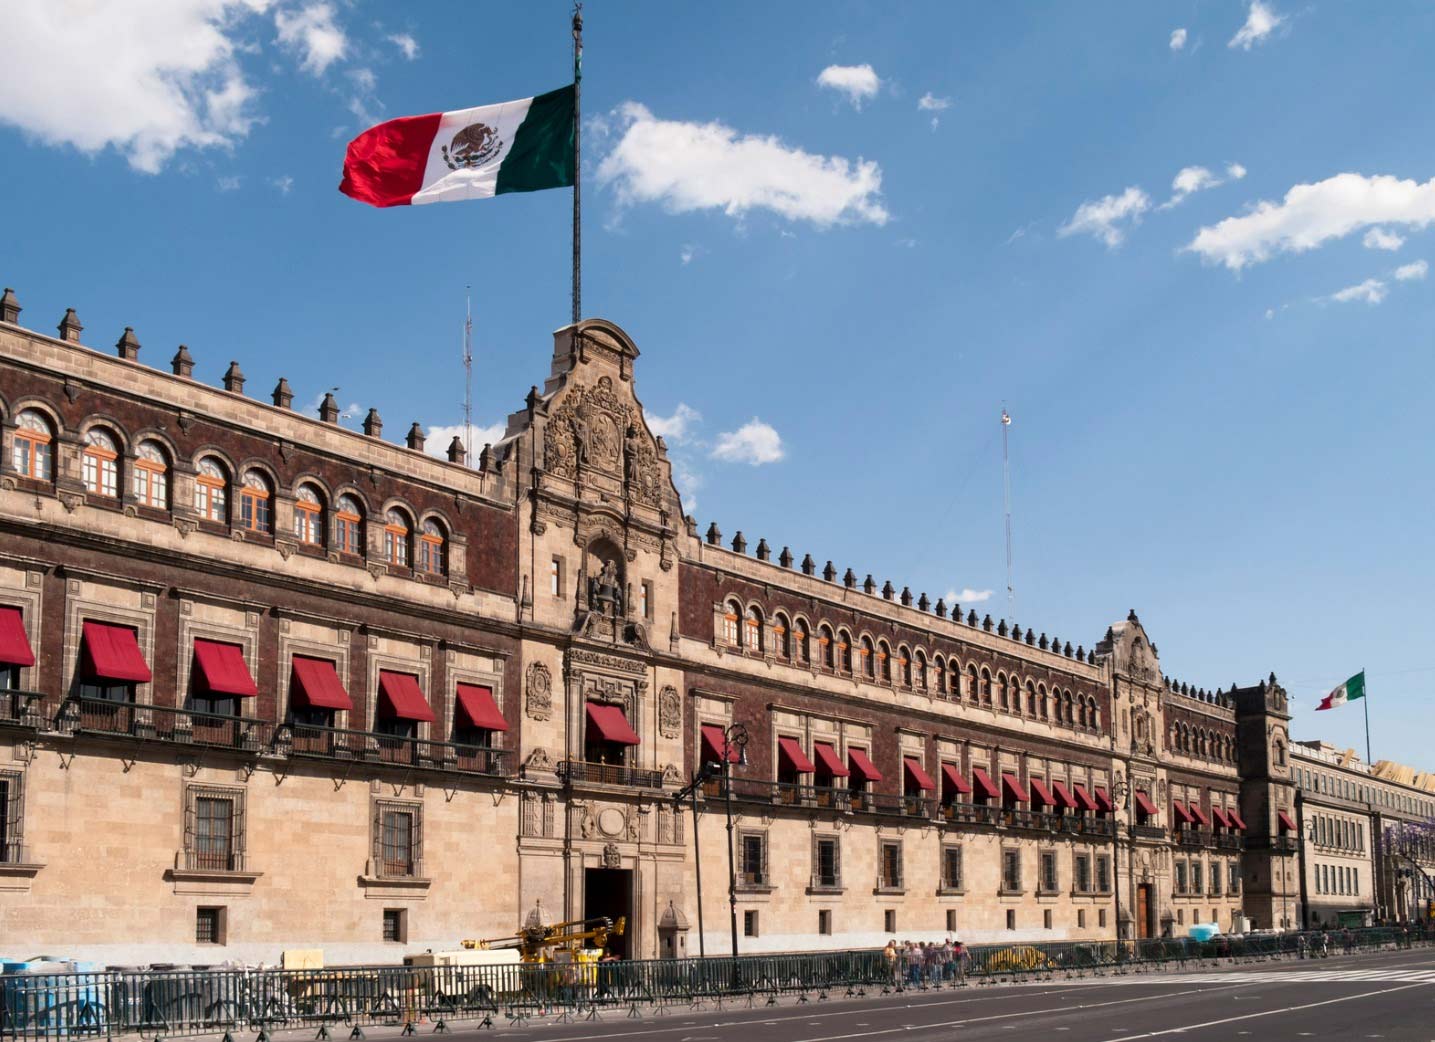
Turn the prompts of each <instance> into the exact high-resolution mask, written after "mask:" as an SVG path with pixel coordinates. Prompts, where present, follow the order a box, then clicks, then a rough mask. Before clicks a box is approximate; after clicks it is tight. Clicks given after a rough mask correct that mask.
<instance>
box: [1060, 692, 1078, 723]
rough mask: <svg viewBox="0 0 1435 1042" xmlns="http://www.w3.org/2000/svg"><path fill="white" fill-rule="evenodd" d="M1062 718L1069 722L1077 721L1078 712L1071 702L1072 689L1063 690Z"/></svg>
mask: <svg viewBox="0 0 1435 1042" xmlns="http://www.w3.org/2000/svg"><path fill="white" fill-rule="evenodd" d="M1061 718H1062V720H1064V721H1065V722H1066V723H1068V724H1073V723H1075V722H1076V714H1075V712H1074V706H1073V705H1072V702H1071V692H1070V691H1063V692H1062V694H1061Z"/></svg>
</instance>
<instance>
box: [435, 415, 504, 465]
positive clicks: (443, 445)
mask: <svg viewBox="0 0 1435 1042" xmlns="http://www.w3.org/2000/svg"><path fill="white" fill-rule="evenodd" d="M507 429H508V425H507V424H505V423H491V424H488V425H486V426H484V425H479V424H474V425H473V440H472V441H470V442H469V444H471V445H472V446H473V458H472V459H469V460H466V462H467V463H468V464H469V465H470V466H474V467H476V466H478V454H479V453H480V452H482V451H483V447H484V446H485V445H496V444H498V442H500V441H502V440H503V432H504V431H506V430H507ZM454 438H458V440H459V441H463V440H464V438H463V424H461V423H452V424H447V425H445V424H439V425H437V426H434V427H429V428H428V429H427V434H426V435H425V438H424V451H425V452H426V453H428V454H429V455H430V456H435V457H437V458H438V459H448V446H449V442H451V441H453V439H454Z"/></svg>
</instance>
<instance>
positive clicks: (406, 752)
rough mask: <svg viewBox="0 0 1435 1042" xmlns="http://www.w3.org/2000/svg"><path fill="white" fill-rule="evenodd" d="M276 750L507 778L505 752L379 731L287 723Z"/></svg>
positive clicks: (301, 755)
mask: <svg viewBox="0 0 1435 1042" xmlns="http://www.w3.org/2000/svg"><path fill="white" fill-rule="evenodd" d="M274 749H275V751H276V752H281V753H284V754H285V755H288V756H291V757H294V758H296V759H315V760H337V761H340V762H345V763H372V764H395V765H399V766H404V767H411V768H417V769H419V770H432V771H444V772H446V773H455V774H481V775H489V776H493V775H501V774H503V758H504V757H505V756H507V755H508V752H507V750H505V749H494V748H491V747H489V746H486V745H464V744H460V743H458V742H440V741H434V740H431V739H427V738H409V737H407V736H405V735H391V734H381V733H379V732H377V731H351V730H346V729H343V728H338V727H318V726H315V725H311V724H286V725H284V726H283V727H281V728H280V729H279V733H278V734H277V735H276V736H275V739H274Z"/></svg>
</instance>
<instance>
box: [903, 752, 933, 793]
mask: <svg viewBox="0 0 1435 1042" xmlns="http://www.w3.org/2000/svg"><path fill="white" fill-rule="evenodd" d="M902 768H903V770H905V771H906V772H907V777H909V778H911V779H912V781H913V782H914V783H916V786H917V788H919V789H921V790H922V791H923V792H931V791H933V790H934V789H936V787H937V783H936V782H934V781H932V776H931V775H930V774H928V773H927V772H926V771H924V770H923V769H922V763H921V761H920V760H918V759H917V758H916V757H915V756H904V757H903V758H902Z"/></svg>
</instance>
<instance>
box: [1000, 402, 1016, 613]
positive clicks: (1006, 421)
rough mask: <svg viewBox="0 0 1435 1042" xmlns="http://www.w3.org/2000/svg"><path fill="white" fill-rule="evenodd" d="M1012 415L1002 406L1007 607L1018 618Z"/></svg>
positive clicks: (1008, 611)
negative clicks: (1009, 438)
mask: <svg viewBox="0 0 1435 1042" xmlns="http://www.w3.org/2000/svg"><path fill="white" fill-rule="evenodd" d="M1010 427H1011V413H1009V412H1007V411H1006V405H1005V403H1003V405H1002V496H1003V501H1004V505H1005V507H1006V607H1007V615H1009V616H1010V617H1011V618H1016V587H1015V586H1014V585H1012V578H1011V455H1010V454H1009V453H1008V451H1007V430H1008V429H1009V428H1010Z"/></svg>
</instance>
